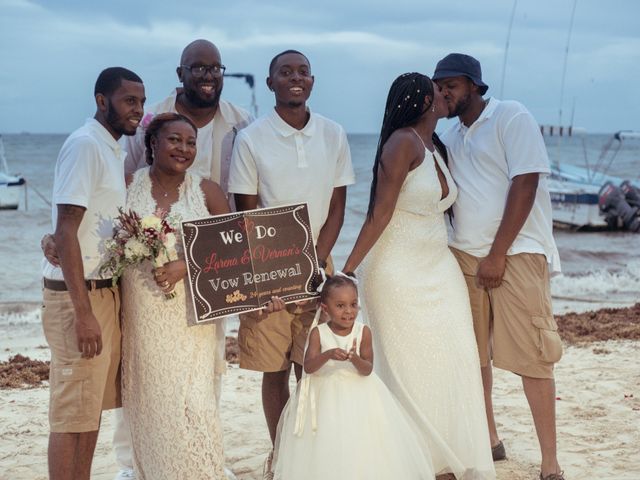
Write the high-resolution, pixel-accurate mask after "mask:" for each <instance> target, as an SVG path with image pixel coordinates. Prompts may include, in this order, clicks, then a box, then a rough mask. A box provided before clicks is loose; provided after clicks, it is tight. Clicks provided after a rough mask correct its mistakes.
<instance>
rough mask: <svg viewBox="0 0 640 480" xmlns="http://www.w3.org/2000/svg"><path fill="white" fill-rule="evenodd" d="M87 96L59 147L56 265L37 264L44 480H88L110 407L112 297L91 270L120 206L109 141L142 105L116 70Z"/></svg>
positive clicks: (115, 370) (116, 326)
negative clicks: (44, 362) (46, 362)
mask: <svg viewBox="0 0 640 480" xmlns="http://www.w3.org/2000/svg"><path fill="white" fill-rule="evenodd" d="M94 92H95V93H94V95H95V102H96V106H97V109H96V114H95V116H94V117H93V118H91V119H89V120H87V122H86V123H85V125H84V126H82V127H81V128H79V129H78V130H76V131H75V132H73V133H72V134H71V135H70V136H69V138H67V140H66V141H65V143H64V145H63V146H62V149H61V150H60V154H59V156H58V160H57V163H56V167H55V176H54V184H53V202H52V203H53V208H52V220H53V226H54V228H55V233H54V238H55V242H56V245H57V247H58V248H57V250H58V251H57V253H58V257H59V265H54V264H52V263H49V262H47V261H46V260H43V276H44V290H43V300H44V302H43V310H42V325H43V330H44V334H45V337H46V339H47V343H48V344H49V347H50V349H51V374H50V378H49V390H50V400H49V425H50V431H51V433H50V435H49V452H48V454H49V477H50V478H51V479H52V480H89V477H90V473H91V462H92V459H93V452H94V450H95V446H96V440H97V438H98V430H99V429H100V417H101V411H102V410H105V409H111V408H115V407H117V406H119V404H120V395H119V392H120V388H119V387H120V375H119V368H120V320H119V309H120V307H119V306H120V295H119V292H118V287H117V286H114V285H113V284H112V279H111V278H103V277H102V275H101V273H100V266H101V265H102V264H103V263H104V262H105V261H106V257H105V249H104V242H105V241H106V240H108V239H109V238H111V236H112V235H113V220H114V219H115V217H116V216H117V215H118V207H124V205H125V196H126V187H125V180H124V174H123V164H124V157H125V152H124V151H123V150H122V149H121V148H120V145H119V144H118V139H119V138H120V137H121V136H122V135H133V134H134V133H135V131H136V128H137V126H138V124H139V123H140V120H141V119H142V114H143V105H144V101H145V96H144V86H143V84H142V80H140V77H138V76H137V75H136V74H135V73H133V72H131V71H130V70H127V69H124V68H121V67H112V68H107V69H105V70H104V71H103V72H102V73H101V74H100V75H99V76H98V79H97V81H96V85H95V90H94Z"/></svg>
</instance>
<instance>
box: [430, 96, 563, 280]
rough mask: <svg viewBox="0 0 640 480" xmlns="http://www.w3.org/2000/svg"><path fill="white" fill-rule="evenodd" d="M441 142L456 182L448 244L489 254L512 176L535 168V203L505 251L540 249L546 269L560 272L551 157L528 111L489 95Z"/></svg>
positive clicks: (474, 252)
mask: <svg viewBox="0 0 640 480" xmlns="http://www.w3.org/2000/svg"><path fill="white" fill-rule="evenodd" d="M442 141H443V142H444V143H445V145H446V146H447V148H448V149H449V153H450V155H449V169H450V170H451V174H452V176H453V179H454V180H455V182H456V184H457V185H458V198H457V200H456V202H455V203H454V204H453V213H454V217H453V228H451V229H450V232H449V233H450V235H449V244H450V245H451V246H452V247H455V248H457V249H459V250H462V251H464V252H467V253H469V254H471V255H474V256H476V257H485V256H487V255H488V254H489V250H490V249H491V245H492V244H493V240H494V238H495V236H496V233H497V231H498V227H499V226H500V222H501V221H502V216H503V214H504V208H505V205H506V201H507V194H508V193H509V188H510V187H511V181H512V180H513V178H514V177H516V176H518V175H523V174H525V173H535V172H537V173H540V174H541V175H540V181H539V183H538V189H537V191H536V198H535V201H534V204H533V208H532V209H531V213H530V214H529V218H528V219H527V221H526V222H525V224H524V226H523V227H522V229H521V230H520V233H519V234H518V236H517V237H516V239H515V240H514V242H513V244H512V245H511V248H510V249H509V251H508V255H514V254H517V253H525V252H526V253H541V254H544V255H545V256H546V257H547V261H548V263H549V265H550V272H552V273H553V272H559V271H560V257H559V255H558V249H557V247H556V244H555V241H554V239H553V223H552V222H553V219H552V211H551V198H550V196H549V190H548V188H547V178H546V177H547V175H548V174H549V173H550V169H549V158H548V156H547V150H546V147H545V145H544V140H543V138H542V135H541V134H540V130H539V128H538V124H537V122H536V121H535V119H534V118H533V116H532V115H531V114H530V113H529V111H528V110H527V109H526V108H525V107H524V106H523V105H522V104H520V103H518V102H514V101H500V100H496V99H494V98H491V99H489V101H488V104H487V106H486V107H485V109H484V110H483V112H482V113H481V114H480V117H479V118H478V119H477V120H476V121H475V122H474V123H473V124H472V125H471V126H470V127H469V128H467V127H466V126H465V125H464V124H463V123H462V122H458V123H457V124H456V125H453V126H452V127H451V128H449V130H447V131H446V132H445V133H444V134H443V135H442Z"/></svg>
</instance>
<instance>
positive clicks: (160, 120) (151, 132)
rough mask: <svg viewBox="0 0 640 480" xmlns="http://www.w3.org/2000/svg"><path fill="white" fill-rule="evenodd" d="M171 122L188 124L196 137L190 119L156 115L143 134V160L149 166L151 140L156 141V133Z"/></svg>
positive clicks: (151, 151)
mask: <svg viewBox="0 0 640 480" xmlns="http://www.w3.org/2000/svg"><path fill="white" fill-rule="evenodd" d="M173 122H185V123H188V124H189V125H191V128H193V131H194V133H195V135H196V136H198V128H197V127H196V126H195V124H194V123H193V122H192V121H191V119H190V118H188V117H185V116H184V115H181V114H179V113H173V112H166V113H160V114H159V115H156V116H155V117H153V120H151V122H150V123H149V125H148V126H147V128H146V130H145V132H144V146H145V159H146V161H147V163H148V164H149V165H151V164H152V163H153V149H152V148H151V139H152V138H156V139H157V138H158V132H159V131H160V130H162V127H164V126H165V125H166V124H168V123H173Z"/></svg>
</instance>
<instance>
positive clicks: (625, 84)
mask: <svg viewBox="0 0 640 480" xmlns="http://www.w3.org/2000/svg"><path fill="white" fill-rule="evenodd" d="M573 1H574V0H518V2H517V7H516V10H515V17H514V22H513V29H512V33H511V37H510V45H509V50H508V57H507V62H506V75H505V82H504V88H503V95H502V97H503V98H508V99H516V100H519V101H521V102H522V103H524V104H525V105H526V106H527V108H529V110H530V111H531V112H532V113H533V115H534V116H535V117H536V119H537V120H538V122H539V123H543V124H558V121H559V109H560V107H561V105H560V103H561V102H560V98H561V84H562V81H561V79H562V71H563V64H564V58H565V49H566V45H567V38H568V34H569V25H570V19H571V11H572V8H573ZM512 8H513V1H512V0H485V1H482V0H480V1H475V2H471V1H463V0H448V1H438V2H432V1H427V0H392V1H389V0H385V1H380V0H362V1H361V0H316V1H313V2H304V1H299V2H290V1H268V0H265V1H259V0H253V1H250V0H226V1H218V0H194V1H188V0H186V1H185V0H183V1H179V2H161V1H151V0H145V1H138V2H136V1H134V0H112V1H92V0H37V1H36V0H31V1H28V0H0V92H1V96H0V133H12V132H23V131H28V132H60V133H66V132H70V131H72V130H74V129H75V128H77V127H78V126H80V125H81V124H82V122H83V121H84V119H85V118H86V117H89V116H91V115H93V113H94V109H95V106H94V103H93V85H94V82H95V79H96V77H97V75H98V73H99V72H100V71H101V70H102V69H103V68H105V67H108V66H114V65H120V66H125V67H127V68H130V69H132V70H133V71H135V72H136V73H138V74H139V75H140V76H141V77H142V78H143V80H144V82H145V86H146V92H147V98H148V102H150V103H155V102H157V101H159V100H161V99H162V98H164V97H165V96H166V95H167V94H168V93H169V92H170V91H171V89H172V88H173V87H175V86H177V85H178V83H177V77H176V74H175V68H176V66H177V64H178V61H179V58H180V53H181V51H182V49H183V47H184V46H185V45H186V44H188V43H189V42H190V41H192V40H194V39H196V38H206V39H208V40H211V41H212V42H214V43H215V44H217V45H218V47H219V48H220V50H221V52H222V60H223V63H224V64H225V65H226V66H227V69H228V70H227V71H228V72H248V73H252V74H254V75H255V76H256V79H257V82H256V96H257V101H258V105H259V109H260V111H259V113H265V112H266V111H268V109H270V108H271V107H272V106H273V95H272V93H271V92H269V91H268V90H267V88H266V86H265V83H264V78H265V77H266V75H267V69H268V64H269V61H270V60H271V58H272V57H273V55H274V54H276V53H278V52H280V51H282V50H284V49H288V48H295V49H298V50H301V51H303V52H304V53H306V54H307V56H308V57H309V59H310V60H311V65H312V71H313V74H314V75H315V78H316V83H315V87H314V91H313V94H312V96H311V100H310V105H311V108H312V109H313V110H314V111H317V112H319V113H322V114H323V115H325V116H328V117H330V118H332V119H334V120H336V121H338V122H339V123H341V124H342V125H343V126H344V127H345V128H346V130H347V131H348V132H353V133H359V132H362V133H370V132H376V133H377V132H378V131H379V128H380V122H381V116H382V110H383V107H384V102H385V99H386V95H387V91H388V88H389V85H390V84H391V82H392V81H393V79H394V78H395V77H396V76H397V75H399V74H401V73H403V72H407V71H419V72H422V73H425V74H427V75H431V74H432V73H433V69H434V67H435V64H436V62H437V61H438V60H439V59H440V58H442V57H443V56H444V55H446V54H448V53H450V52H463V53H468V54H471V55H473V56H475V57H476V58H478V59H479V60H480V62H481V63H482V67H483V76H484V80H485V82H486V83H487V84H488V85H489V87H490V88H489V91H488V93H487V95H488V96H496V97H500V90H501V79H502V68H503V58H504V53H505V43H506V40H507V32H508V27H509V19H510V17H511V12H512ZM639 78H640V2H639V1H637V0H610V1H608V2H604V1H602V0H578V3H577V8H576V13H575V20H574V26H573V33H572V36H571V43H570V48H569V56H568V63H567V69H566V81H565V88H564V102H563V104H562V109H563V114H562V115H563V116H562V118H563V123H564V124H568V123H569V122H570V121H571V116H572V111H573V110H574V105H575V116H574V122H573V123H574V125H576V126H580V127H585V128H586V129H587V130H588V131H589V132H603V133H609V132H613V131H616V130H621V129H634V130H640V95H639V94H638V87H637V82H638V79H639ZM223 97H224V98H226V99H228V100H230V101H232V102H234V103H237V104H239V105H241V106H244V107H249V104H250V98H251V96H250V91H249V89H248V87H247V85H246V84H245V83H244V82H242V81H241V80H237V79H226V80H225V87H224V92H223ZM439 130H441V128H439Z"/></svg>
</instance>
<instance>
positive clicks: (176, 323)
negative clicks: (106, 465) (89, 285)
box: [122, 168, 226, 480]
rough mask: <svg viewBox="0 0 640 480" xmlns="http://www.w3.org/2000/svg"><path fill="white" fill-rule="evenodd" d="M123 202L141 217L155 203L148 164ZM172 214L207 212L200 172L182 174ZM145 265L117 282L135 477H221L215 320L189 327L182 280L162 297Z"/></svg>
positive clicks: (184, 216)
mask: <svg viewBox="0 0 640 480" xmlns="http://www.w3.org/2000/svg"><path fill="white" fill-rule="evenodd" d="M127 208H131V209H132V210H135V211H136V212H138V213H139V214H140V215H141V216H144V215H148V214H151V213H153V212H154V211H155V210H156V203H155V201H154V199H153V197H152V195H151V180H150V178H149V169H148V168H145V169H141V170H138V171H137V172H136V173H135V174H134V178H133V181H132V183H131V185H130V186H129V189H128V193H127ZM170 214H171V215H172V216H176V217H178V218H179V219H182V220H188V219H193V218H201V217H206V216H209V211H208V209H207V207H206V204H205V198H204V194H203V192H202V189H201V188H200V178H199V177H197V176H195V175H191V174H189V173H187V175H186V177H185V181H184V182H183V183H182V185H181V186H180V190H179V199H178V201H177V202H176V203H174V204H173V205H172V207H171V211H170ZM178 254H179V256H181V255H182V252H181V251H180V250H179V252H178ZM151 270H152V265H151V262H145V263H144V264H142V265H140V267H138V268H130V269H128V270H127V271H126V273H125V275H124V277H123V284H122V294H123V301H122V313H123V334H122V343H123V359H122V366H123V369H122V375H123V402H124V407H125V408H127V409H128V412H129V413H128V414H129V420H130V424H131V435H132V441H133V454H134V463H135V471H136V475H137V476H136V478H138V479H139V480H181V479H185V478H188V479H193V480H199V479H202V480H204V479H211V478H220V479H224V478H226V477H225V474H224V468H223V467H224V463H223V460H224V456H223V447H222V429H221V427H220V420H219V416H218V410H217V403H216V395H215V388H214V372H216V371H219V370H220V365H217V363H219V358H220V356H219V355H217V352H216V343H217V342H216V325H198V326H188V323H187V319H188V318H191V317H193V307H192V304H191V299H190V298H189V296H188V295H185V285H184V282H178V284H177V285H176V288H175V291H176V292H177V297H176V298H173V299H170V300H167V299H165V298H164V295H163V293H162V292H161V290H160V289H159V288H158V286H157V285H156V283H155V281H154V279H153V275H152V273H151Z"/></svg>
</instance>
